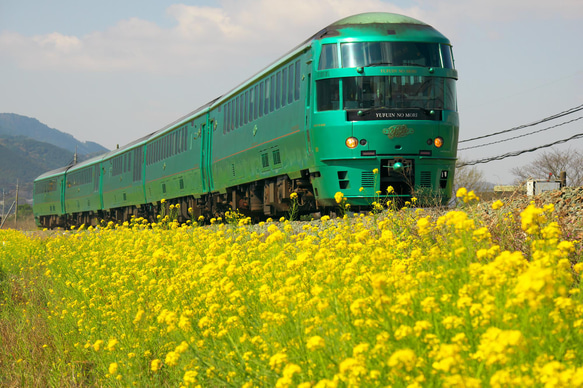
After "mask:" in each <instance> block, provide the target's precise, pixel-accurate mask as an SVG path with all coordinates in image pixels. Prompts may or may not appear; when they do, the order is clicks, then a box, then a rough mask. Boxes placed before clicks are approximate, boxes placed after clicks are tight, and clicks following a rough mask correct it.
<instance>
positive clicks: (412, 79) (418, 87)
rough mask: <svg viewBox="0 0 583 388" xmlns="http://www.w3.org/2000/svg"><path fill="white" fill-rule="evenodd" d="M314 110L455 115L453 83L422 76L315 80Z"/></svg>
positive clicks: (446, 79) (445, 79)
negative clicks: (421, 111) (446, 112)
mask: <svg viewBox="0 0 583 388" xmlns="http://www.w3.org/2000/svg"><path fill="white" fill-rule="evenodd" d="M340 81H342V83H340ZM340 85H342V89H341V90H342V101H341V100H340ZM317 108H318V110H319V111H326V110H338V109H345V110H346V109H348V110H350V109H376V108H386V109H395V108H396V109H399V108H420V109H435V110H452V111H455V110H457V105H456V91H455V80H453V79H450V78H440V77H425V76H365V77H347V78H342V79H337V78H336V79H324V80H319V81H318V82H317Z"/></svg>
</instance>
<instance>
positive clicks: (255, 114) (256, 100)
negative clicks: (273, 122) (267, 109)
mask: <svg viewBox="0 0 583 388" xmlns="http://www.w3.org/2000/svg"><path fill="white" fill-rule="evenodd" d="M253 97H254V98H253V119H254V120H257V117H259V113H258V111H259V109H258V106H259V101H261V100H260V99H259V85H255V92H254V94H253Z"/></svg>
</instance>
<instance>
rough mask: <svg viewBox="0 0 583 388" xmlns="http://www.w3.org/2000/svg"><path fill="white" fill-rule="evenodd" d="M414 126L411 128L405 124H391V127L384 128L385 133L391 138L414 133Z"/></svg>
mask: <svg viewBox="0 0 583 388" xmlns="http://www.w3.org/2000/svg"><path fill="white" fill-rule="evenodd" d="M414 133H415V131H414V130H413V128H409V127H408V126H407V125H405V124H399V125H391V126H390V127H389V128H383V134H385V135H387V136H388V138H389V139H391V140H392V139H395V138H398V137H405V136H408V135H412V134H414Z"/></svg>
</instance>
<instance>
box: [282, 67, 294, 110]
mask: <svg viewBox="0 0 583 388" xmlns="http://www.w3.org/2000/svg"><path fill="white" fill-rule="evenodd" d="M288 75H289V76H288V79H287V103H288V104H291V103H292V102H293V101H294V65H293V64H291V65H289V68H288ZM284 98H285V97H284Z"/></svg>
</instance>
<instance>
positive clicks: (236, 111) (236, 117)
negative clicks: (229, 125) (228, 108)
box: [233, 96, 239, 129]
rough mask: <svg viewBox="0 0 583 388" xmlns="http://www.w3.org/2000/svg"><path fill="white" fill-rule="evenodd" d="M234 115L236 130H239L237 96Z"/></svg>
mask: <svg viewBox="0 0 583 388" xmlns="http://www.w3.org/2000/svg"><path fill="white" fill-rule="evenodd" d="M233 111H234V112H233V113H234V114H235V118H234V122H233V125H234V129H237V128H239V96H237V98H235V106H234V107H233Z"/></svg>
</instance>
